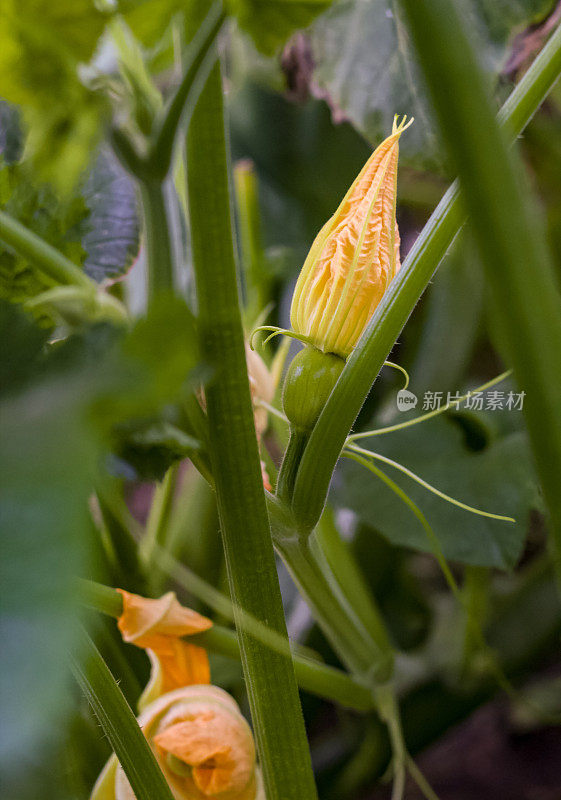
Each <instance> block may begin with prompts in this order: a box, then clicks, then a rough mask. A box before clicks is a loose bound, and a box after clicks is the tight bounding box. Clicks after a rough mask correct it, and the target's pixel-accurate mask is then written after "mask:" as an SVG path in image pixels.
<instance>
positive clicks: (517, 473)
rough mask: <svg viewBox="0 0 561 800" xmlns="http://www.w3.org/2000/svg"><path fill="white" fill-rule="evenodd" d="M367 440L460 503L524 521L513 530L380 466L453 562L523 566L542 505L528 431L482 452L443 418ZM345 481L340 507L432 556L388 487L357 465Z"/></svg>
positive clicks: (345, 468)
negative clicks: (532, 519)
mask: <svg viewBox="0 0 561 800" xmlns="http://www.w3.org/2000/svg"><path fill="white" fill-rule="evenodd" d="M509 414H510V415H513V414H514V415H518V414H520V412H519V411H511V412H509ZM366 442H368V443H367V444H364V446H365V447H367V448H368V449H371V450H374V451H375V452H377V453H381V454H382V455H384V456H387V457H388V458H391V459H393V460H394V461H398V462H400V463H401V464H403V465H404V466H406V467H408V468H409V469H410V470H412V471H413V472H415V473H417V475H419V476H420V477H422V478H423V479H424V480H426V481H428V483H430V484H432V485H433V486H435V487H436V488H437V489H439V490H441V491H443V492H445V493H446V494H448V495H450V496H452V497H454V498H455V499H457V500H460V501H462V502H464V503H467V504H468V505H471V506H474V507H475V508H478V509H481V510H483V511H490V512H493V513H497V514H502V515H507V516H512V517H514V518H515V519H516V523H515V524H513V523H509V522H501V521H497V520H493V519H488V518H485V517H480V516H476V515H474V514H472V513H470V512H468V511H464V510H463V509H460V508H457V507H455V506H452V505H450V504H449V503H447V502H446V501H444V500H442V499H440V498H439V497H436V496H435V495H433V494H432V493H431V492H428V491H427V490H426V489H423V488H422V487H421V486H419V485H418V484H416V483H415V482H414V481H412V480H411V479H410V478H408V477H406V476H405V475H403V474H402V473H400V472H398V471H397V470H395V469H394V468H392V467H390V466H387V465H386V464H383V463H381V462H376V464H377V465H378V466H379V467H381V469H382V470H383V471H384V472H385V473H386V474H387V475H389V476H390V477H391V478H392V479H393V480H394V481H395V482H396V483H397V484H399V486H401V487H402V488H403V489H404V490H405V492H406V493H407V494H408V495H409V496H410V497H411V499H412V500H413V501H414V502H415V503H416V504H417V505H418V506H419V508H420V509H421V511H422V512H423V513H424V514H425V516H426V518H427V520H428V522H429V524H430V525H431V526H432V527H433V529H434V531H435V533H436V536H437V537H438V539H439V542H440V545H441V547H442V550H443V552H444V555H445V557H446V558H448V559H451V560H454V561H460V562H462V563H466V564H475V565H480V566H489V567H501V568H503V569H510V568H512V567H513V566H514V565H515V564H516V561H517V560H518V558H519V557H520V554H521V552H522V547H523V545H524V540H525V538H526V532H527V527H528V516H529V513H530V510H531V509H532V508H541V505H542V504H541V499H540V497H539V492H538V489H537V485H536V480H535V477H534V472H533V468H532V462H531V456H530V451H529V448H528V443H527V439H526V435H525V433H523V432H522V431H518V432H513V433H510V434H508V435H507V436H504V437H502V438H498V439H496V440H495V441H492V442H491V443H490V444H487V446H486V447H484V449H482V450H480V451H470V450H468V449H467V448H466V446H465V443H464V438H463V434H462V429H461V428H460V427H459V426H458V425H457V424H456V423H455V422H454V421H451V420H449V419H447V420H444V419H442V418H440V419H434V420H430V421H428V422H426V423H422V424H420V425H415V426H411V427H410V428H406V429H404V430H401V431H397V432H395V433H392V434H387V435H384V436H377V437H374V438H372V439H369V440H366ZM342 476H343V488H341V489H340V490H338V491H336V493H335V498H336V502H337V503H338V504H339V505H343V506H345V507H348V508H351V509H352V510H353V511H355V512H356V513H357V514H358V515H359V517H360V519H361V520H363V521H364V522H365V523H368V524H370V525H372V526H374V527H375V528H376V529H377V530H378V531H379V532H380V533H381V534H383V535H384V536H385V537H386V538H387V539H388V540H389V541H390V542H392V543H393V544H397V545H401V546H403V547H411V548H413V549H416V550H422V551H425V552H431V545H430V542H429V541H428V538H427V535H426V533H425V531H424V530H423V528H422V526H421V525H420V523H419V522H418V521H417V520H416V519H415V517H414V516H413V515H412V513H411V511H410V510H409V509H408V508H407V506H405V504H404V503H402V502H401V501H400V500H399V498H398V497H397V496H396V495H395V494H394V493H393V492H392V491H391V490H390V489H389V488H388V487H387V486H385V484H383V483H382V482H381V481H377V480H376V478H375V477H374V476H373V475H372V474H371V473H370V472H368V471H367V470H366V469H364V468H362V467H360V466H359V465H357V464H355V463H352V464H347V463H345V464H344V465H343V468H342Z"/></svg>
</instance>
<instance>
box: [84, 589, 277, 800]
mask: <svg viewBox="0 0 561 800" xmlns="http://www.w3.org/2000/svg"><path fill="white" fill-rule="evenodd" d="M118 591H119V592H120V593H121V595H122V597H123V612H122V614H121V616H120V617H119V619H118V626H119V630H120V631H121V634H122V636H123V639H124V640H125V641H126V642H130V643H131V644H135V645H136V646H137V647H142V648H144V649H145V650H146V652H147V653H148V655H149V656H150V660H151V663H152V674H151V678H150V682H149V684H148V686H147V687H146V689H145V691H144V692H143V694H142V697H141V699H140V701H139V707H140V708H141V711H142V713H141V714H140V716H139V717H138V724H139V725H140V727H141V728H142V731H143V733H144V735H145V736H146V739H147V740H148V743H149V745H150V747H151V748H152V751H153V752H154V755H155V757H156V760H157V762H158V764H159V765H160V768H161V770H162V772H163V774H164V776H165V778H166V780H167V782H168V784H169V786H170V788H171V791H172V794H173V796H174V797H175V798H176V800H205V798H214V800H265V794H264V789H263V782H262V779H261V773H260V771H259V768H258V766H257V764H256V752H255V744H254V741H253V735H252V733H251V728H250V727H249V725H248V724H247V722H246V720H245V718H244V716H243V715H242V713H241V711H240V709H239V707H238V705H237V703H236V702H235V700H234V699H233V698H232V697H230V695H229V694H228V693H227V692H225V691H224V690H223V689H219V688H218V687H217V686H210V685H209V683H210V669H209V663H208V657H207V654H206V650H204V648H202V647H198V646H196V645H193V644H190V643H189V642H187V641H185V640H184V639H183V638H181V637H184V636H189V635H192V634H195V633H200V632H202V631H205V630H208V628H210V627H211V626H212V621H211V620H209V619H207V618H206V617H203V616H201V615H200V614H197V612H196V611H192V610H191V609H189V608H184V607H183V606H182V605H181V604H180V603H179V602H178V601H177V598H176V597H175V594H174V593H173V592H168V593H167V594H165V595H163V597H160V598H159V599H157V600H151V599H149V598H146V597H141V596H140V595H136V594H130V593H129V592H125V591H123V590H122V589H119V590H118ZM90 800H135V796H134V793H133V790H132V788H131V786H130V783H129V781H128V779H127V777H126V775H125V773H124V771H123V769H122V767H121V766H120V765H119V762H118V760H117V757H116V756H115V755H113V756H111V758H110V759H109V761H108V762H107V764H106V765H105V767H104V769H103V771H102V773H101V775H100V776H99V778H98V779H97V782H96V784H95V786H94V788H93V792H92V794H91V797H90Z"/></svg>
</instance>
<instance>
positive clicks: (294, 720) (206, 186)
mask: <svg viewBox="0 0 561 800" xmlns="http://www.w3.org/2000/svg"><path fill="white" fill-rule="evenodd" d="M187 173H188V196H189V208H190V223H191V235H192V249H193V261H194V266H195V277H196V285H197V299H198V307H199V320H198V321H199V333H200V343H201V351H202V355H203V358H204V360H205V362H206V363H207V364H208V365H209V367H210V368H211V369H212V370H213V372H214V374H213V377H212V379H211V381H209V383H208V384H207V386H206V387H205V395H206V403H207V416H208V426H209V454H210V460H211V466H212V474H213V477H214V483H215V488H216V494H217V502H218V511H219V516H220V521H221V527H222V537H223V542H224V550H225V556H226V565H227V570H228V579H229V583H230V592H231V595H232V600H233V603H234V608H235V612H234V613H235V617H236V627H237V631H238V639H239V642H240V649H241V654H242V666H243V669H244V675H245V679H246V684H247V689H248V695H249V701H250V707H251V713H252V719H253V724H254V729H255V735H256V740H257V747H258V751H259V756H260V762H261V765H262V768H263V776H264V781H265V787H266V794H267V797H268V798H269V800H280V798H282V799H283V800H290V798H294V800H296V799H297V798H298V800H312V798H315V797H316V796H317V794H316V789H315V784H314V778H313V773H312V769H311V760H310V754H309V749H308V743H307V739H306V731H305V728H304V720H303V717H302V711H301V708H300V703H299V698H298V692H297V686H296V679H295V676H294V669H293V666H292V662H291V659H290V654H289V652H288V653H285V654H283V653H279V652H274V651H272V650H271V649H269V648H268V647H266V646H264V645H263V644H262V643H261V642H260V641H258V640H256V639H255V637H254V636H252V635H251V634H250V633H249V632H247V631H246V630H245V627H244V624H243V614H241V613H240V610H241V611H242V612H247V613H249V614H251V615H253V616H254V617H256V618H257V619H259V620H261V621H262V622H263V623H264V624H267V625H268V626H269V627H270V628H272V630H273V631H275V632H276V633H278V634H279V635H281V636H283V637H285V638H286V624H285V620H284V611H283V606H282V600H281V596H280V589H279V584H278V578H277V573H276V566H275V559H274V552H273V546H272V541H271V535H270V528H269V521H268V516H267V508H266V503H265V495H264V491H263V483H262V477H261V467H260V462H259V452H258V448H257V439H256V435H255V428H254V424H253V411H252V406H251V397H250V391H249V382H248V377H247V368H246V360H245V347H244V339H243V328H242V321H241V314H240V306H239V288H238V283H237V275H236V266H235V261H234V248H233V241H232V230H231V219H230V197H229V189H228V171H227V152H226V141H225V131H224V118H223V99H222V84H221V74H220V69H219V67H218V66H217V67H215V69H214V70H213V71H212V73H211V75H210V78H209V80H208V81H207V84H206V86H205V89H204V90H203V92H202V93H201V96H200V98H199V102H198V104H197V106H196V108H195V111H194V113H193V116H192V118H191V124H190V127H189V132H188V137H187ZM257 565H258V568H257ZM286 641H287V639H286Z"/></svg>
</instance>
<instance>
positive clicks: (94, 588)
mask: <svg viewBox="0 0 561 800" xmlns="http://www.w3.org/2000/svg"><path fill="white" fill-rule="evenodd" d="M79 593H80V598H81V600H82V602H83V603H84V605H86V606H88V608H92V609H95V610H96V611H100V612H101V613H102V614H107V615H108V616H110V617H114V618H117V617H119V616H120V615H121V614H122V612H123V598H122V596H121V595H120V594H119V592H118V591H117V590H116V589H112V588H111V587H110V586H103V584H101V583H95V582H94V581H88V580H81V581H80V582H79ZM188 640H189V641H190V642H192V643H193V644H199V645H200V646H201V647H204V648H206V649H207V650H209V651H210V652H211V653H219V654H220V655H224V656H228V657H229V658H235V659H236V660H239V659H240V658H241V653H240V645H239V642H238V637H237V636H236V634H235V632H234V631H231V630H229V629H228V628H224V627H222V626H220V625H213V627H212V628H210V629H209V630H208V631H204V633H200V634H196V635H195V636H189V637H188ZM293 659H294V671H295V673H296V677H297V679H298V685H299V686H300V688H301V689H304V690H305V691H307V692H310V693H311V694H315V695H318V697H323V698H325V699H326V700H330V701H331V702H333V703H339V704H340V705H342V706H345V707H346V708H352V709H354V710H355V711H373V710H374V708H375V702H374V699H373V695H372V692H371V690H370V689H369V688H368V687H367V686H366V685H365V684H363V683H361V682H360V681H359V680H358V679H357V678H354V677H352V676H351V675H347V674H346V673H345V672H342V671H341V670H339V669H336V668H335V667H329V666H327V665H326V664H322V663H320V662H319V661H315V660H313V659H311V658H307V657H305V656H302V655H298V654H297V653H294V654H293Z"/></svg>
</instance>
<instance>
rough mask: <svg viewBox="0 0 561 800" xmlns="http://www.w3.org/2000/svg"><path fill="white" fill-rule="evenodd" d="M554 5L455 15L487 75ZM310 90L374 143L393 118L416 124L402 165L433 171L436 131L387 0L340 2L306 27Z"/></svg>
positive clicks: (482, 0)
mask: <svg viewBox="0 0 561 800" xmlns="http://www.w3.org/2000/svg"><path fill="white" fill-rule="evenodd" d="M554 5H555V3H554V2H552V0H517V2H515V3H512V2H510V0H501V1H500V2H495V0H464V2H462V4H461V12H462V14H463V16H464V20H465V25H466V28H467V29H468V30H469V31H470V37H471V38H472V40H473V41H475V42H477V44H478V46H479V53H480V58H481V60H482V63H483V65H484V66H485V68H486V69H487V71H488V72H489V74H490V75H496V73H497V72H498V71H500V69H501V66H502V65H503V64H504V63H505V61H506V57H507V50H508V44H509V42H510V41H511V39H512V37H513V35H514V34H515V33H518V32H519V31H520V30H522V29H524V28H525V27H526V26H528V25H530V24H533V23H534V22H536V21H538V20H539V19H541V18H543V17H544V16H545V15H546V14H548V13H549V12H550V11H551V10H552V8H553V6H554ZM310 42H311V51H312V52H311V55H312V60H313V63H314V64H315V68H314V69H313V73H312V76H311V78H312V87H313V88H314V91H315V93H316V94H317V95H318V96H322V97H325V98H326V100H327V101H328V102H329V104H330V105H331V107H332V109H333V113H334V117H335V119H338V120H341V119H348V120H350V121H351V122H352V124H353V125H354V126H355V127H356V128H357V130H359V131H360V132H361V133H362V134H363V135H364V136H366V138H367V139H368V140H369V141H370V142H371V143H372V144H377V143H378V142H379V141H380V140H381V139H383V138H385V137H386V136H387V135H388V133H389V132H390V130H391V126H392V120H393V115H394V114H396V113H399V114H407V115H411V116H414V117H415V120H416V122H415V125H414V126H413V127H412V128H411V129H410V130H409V131H408V132H407V136H404V137H403V139H402V141H401V142H400V150H401V152H402V157H403V158H404V160H409V161H413V162H415V163H418V164H424V165H432V166H435V165H438V164H441V163H442V160H443V156H442V153H441V152H439V147H438V142H437V137H436V129H435V127H434V124H433V122H432V118H431V113H430V111H429V106H428V103H427V101H426V98H425V95H424V93H423V91H422V89H421V86H422V81H421V80H420V77H419V72H418V68H417V63H416V59H415V56H414V54H413V50H412V48H411V46H410V43H409V38H408V34H407V31H406V29H405V27H404V25H403V22H402V20H401V18H400V15H399V12H398V10H397V8H396V5H395V4H394V3H393V2H391V0H371V2H368V3H365V2H363V0H339V1H338V2H336V3H334V5H333V6H332V7H331V8H330V9H329V10H328V11H327V12H326V13H325V14H323V15H322V16H321V17H320V18H319V19H318V20H317V21H316V22H315V23H314V24H313V26H312V28H311V32H310Z"/></svg>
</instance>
